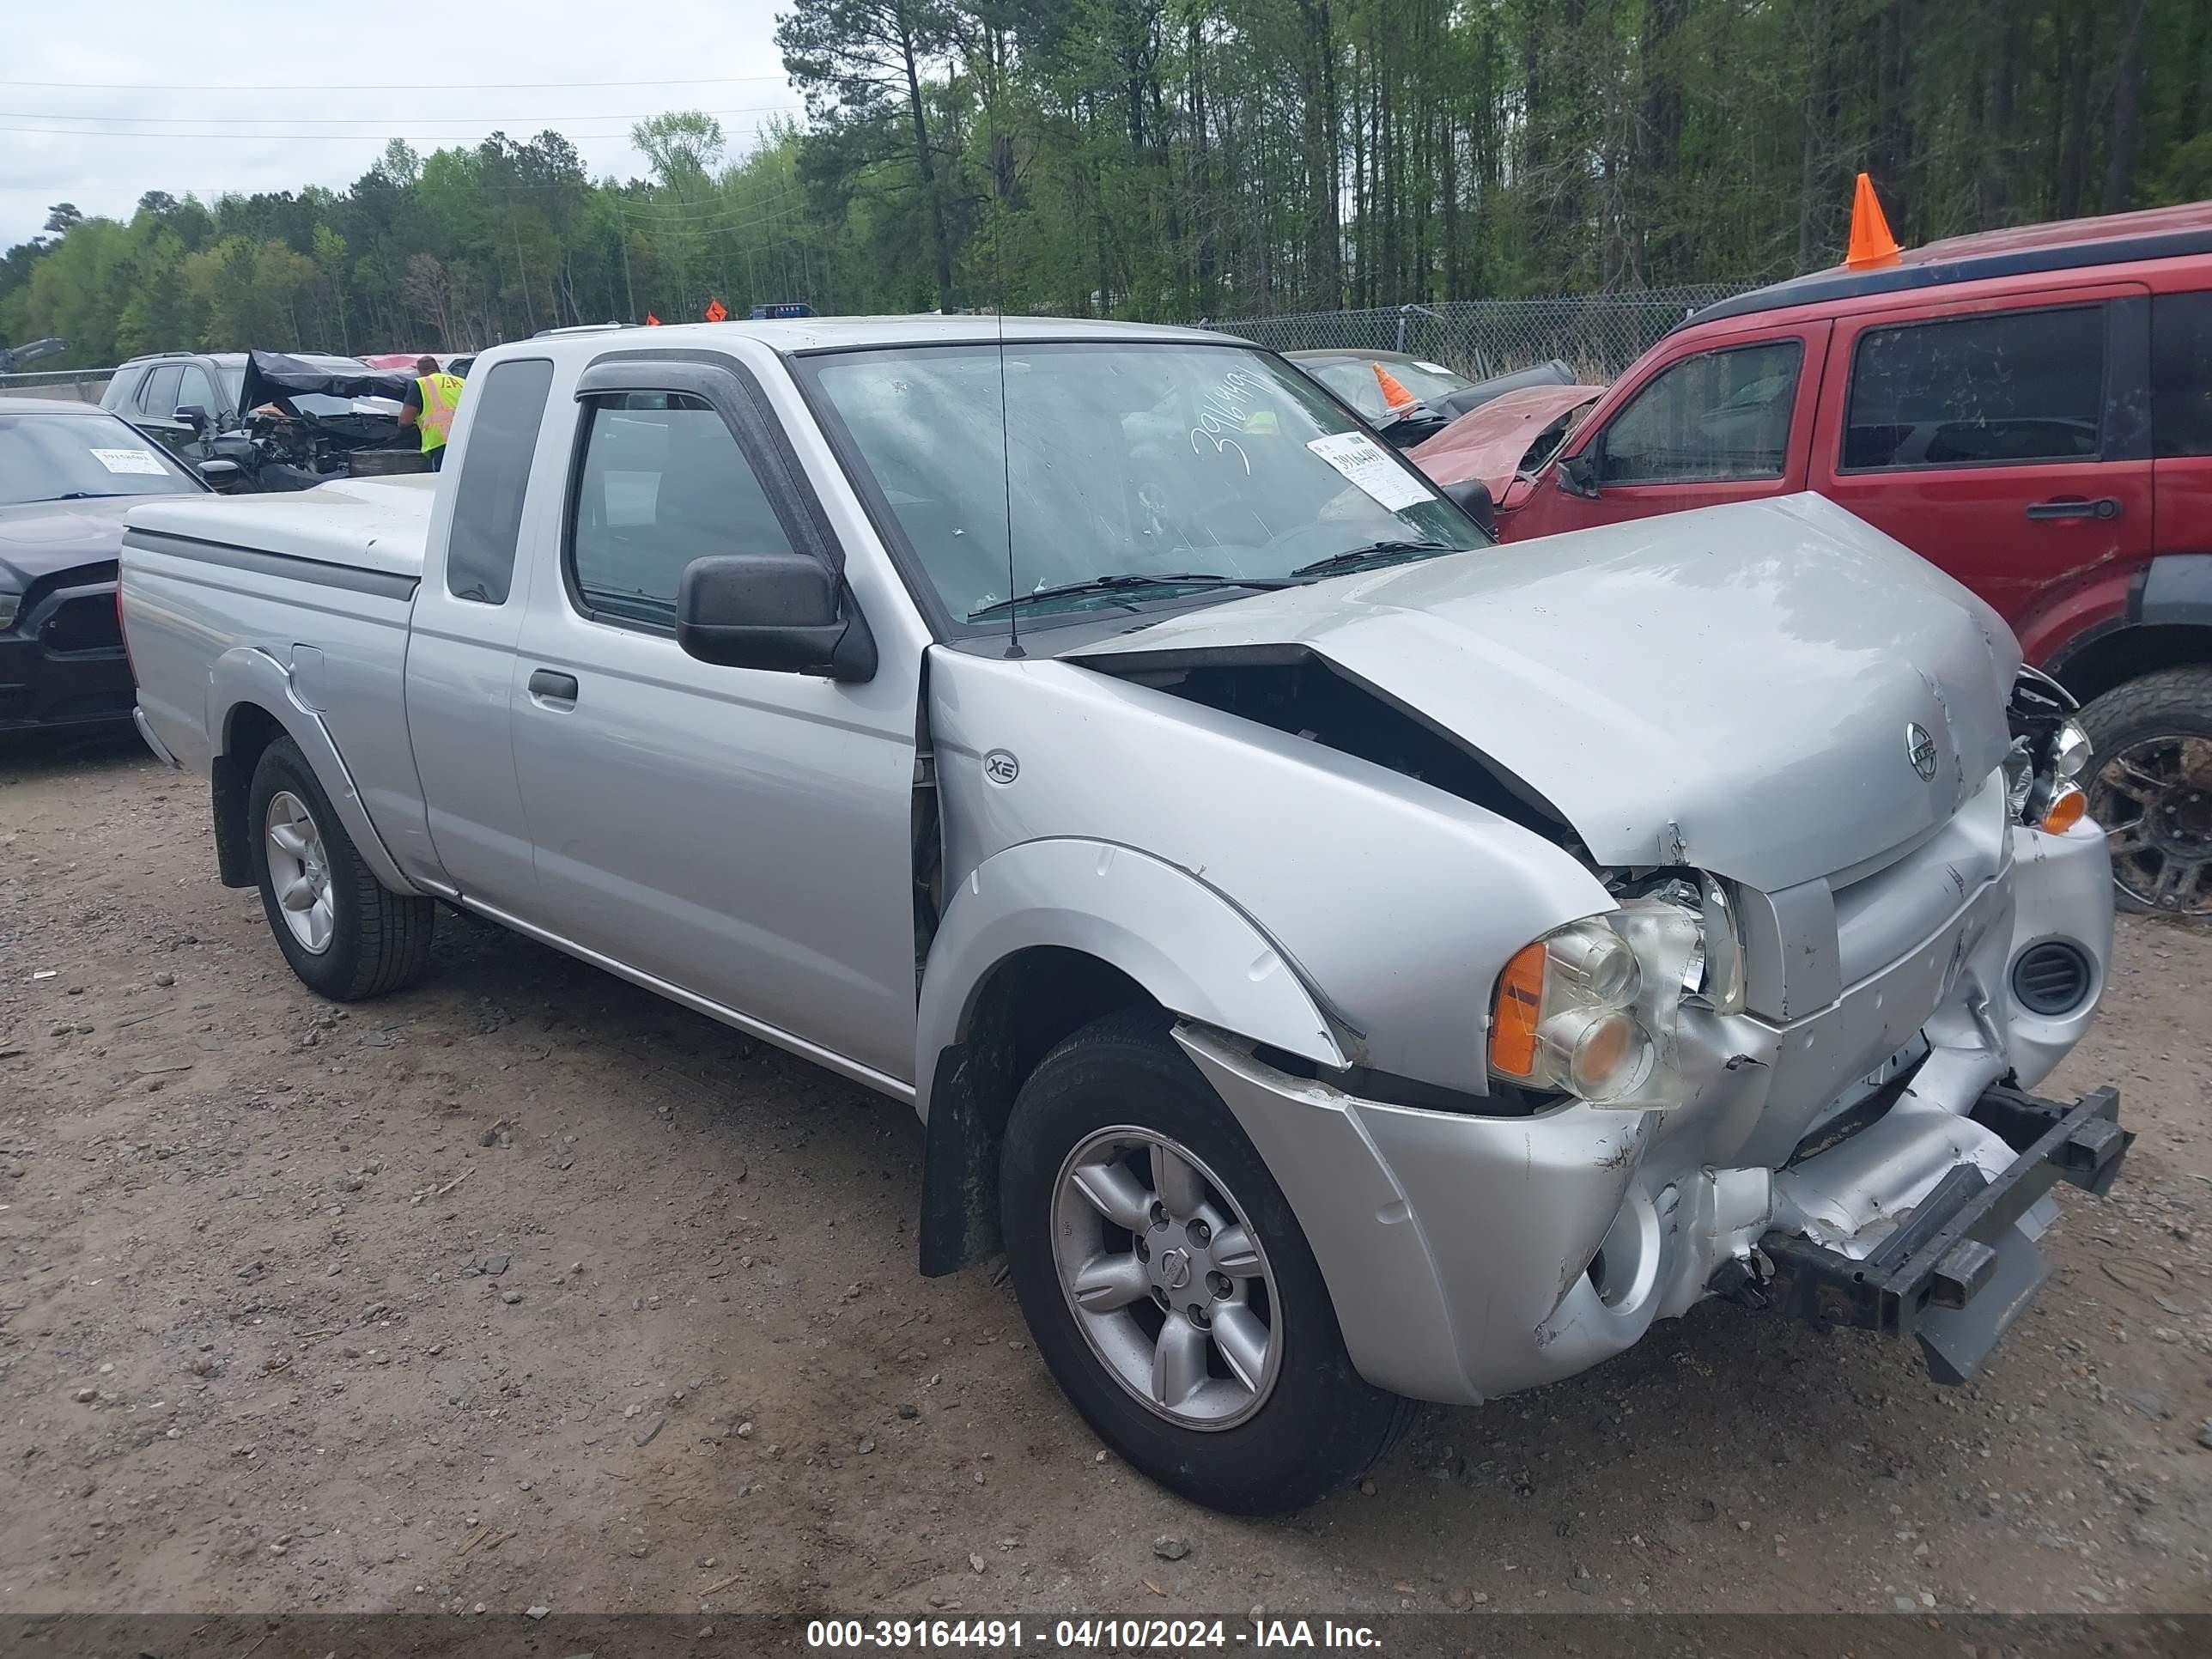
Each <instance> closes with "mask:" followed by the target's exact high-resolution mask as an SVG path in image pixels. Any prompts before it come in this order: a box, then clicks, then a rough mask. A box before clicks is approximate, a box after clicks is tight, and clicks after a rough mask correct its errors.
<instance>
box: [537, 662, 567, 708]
mask: <svg viewBox="0 0 2212 1659" xmlns="http://www.w3.org/2000/svg"><path fill="white" fill-rule="evenodd" d="M530 695H531V696H533V697H550V698H552V699H554V700H556V701H557V702H575V701H576V677H575V676H574V674H556V673H555V672H554V671H552V670H551V669H550V668H539V669H533V670H532V672H531V675H530Z"/></svg>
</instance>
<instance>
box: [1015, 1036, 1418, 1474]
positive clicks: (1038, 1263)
mask: <svg viewBox="0 0 2212 1659" xmlns="http://www.w3.org/2000/svg"><path fill="white" fill-rule="evenodd" d="M1168 1024H1169V1022H1168V1018H1167V1017H1166V1016H1165V1015H1164V1014H1161V1013H1159V1012H1156V1011H1152V1010H1143V1011H1135V1010H1132V1011H1129V1012H1123V1013H1117V1014H1112V1015H1109V1016H1108V1017H1106V1018H1103V1019H1101V1020H1097V1021H1096V1022H1094V1023H1093V1024H1090V1025H1086V1026H1085V1027H1084V1028H1083V1029H1082V1030H1079V1031H1078V1032H1076V1033H1075V1034H1074V1035H1073V1036H1070V1037H1069V1038H1067V1039H1066V1041H1065V1042H1062V1043H1061V1044H1060V1046H1059V1047H1058V1048H1054V1050H1053V1051H1052V1052H1051V1053H1050V1054H1047V1055H1046V1056H1045V1057H1044V1059H1043V1060H1042V1061H1041V1062H1040V1063H1039V1064H1038V1066H1037V1067H1036V1071H1034V1072H1033V1073H1030V1078H1029V1080H1028V1081H1027V1082H1026V1083H1024V1085H1022V1089H1021V1093H1020V1095H1019V1097H1018V1098H1017V1100H1016V1102H1015V1106H1014V1112H1013V1116H1012V1121H1011V1122H1010V1123H1009V1124H1008V1126H1007V1129H1006V1143H1005V1146H1004V1148H1003V1149H1002V1152H1001V1154H1000V1188H999V1190H1000V1219H1001V1222H1002V1225H1003V1226H1004V1229H1005V1234H1006V1261H1007V1263H1008V1265H1009V1267H1011V1269H1012V1278H1013V1281H1014V1290H1015V1292H1016V1294H1017V1295H1018V1297H1019V1298H1020V1300H1021V1304H1022V1312H1023V1315H1024V1317H1025V1318H1026V1319H1027V1320H1028V1322H1029V1327H1030V1332H1031V1334H1033V1335H1034V1336H1035V1338H1036V1344H1037V1351H1038V1352H1039V1353H1041V1354H1042V1355H1043V1356H1044V1361H1045V1364H1047V1366H1048V1367H1049V1368H1050V1369H1051V1371H1052V1374H1053V1376H1054V1380H1055V1381H1057V1382H1058V1383H1059V1384H1060V1389H1061V1390H1062V1392H1064V1393H1065V1394H1066V1395H1067V1397H1068V1399H1069V1400H1071V1401H1073V1402H1074V1405H1075V1408H1076V1409H1077V1410H1078V1411H1079V1412H1081V1413H1083V1415H1084V1418H1085V1420H1086V1421H1088V1422H1089V1423H1090V1425H1091V1427H1092V1428H1093V1429H1094V1430H1096V1431H1097V1433H1098V1436H1099V1437H1100V1438H1101V1439H1103V1441H1105V1442H1106V1443H1107V1444H1108V1445H1109V1446H1110V1447H1112V1448H1113V1449H1114V1450H1115V1451H1116V1452H1117V1453H1119V1454H1120V1455H1121V1456H1122V1457H1123V1458H1124V1459H1126V1460H1127V1462H1129V1463H1130V1464H1131V1465H1132V1466H1133V1467H1134V1468H1138V1469H1139V1470H1141V1471H1142V1472H1143V1473H1145V1474H1147V1475H1150V1476H1151V1477H1152V1479H1153V1480H1157V1481H1158V1482H1159V1483H1160V1484H1161V1485H1162V1486H1167V1487H1170V1488H1171V1489H1172V1490H1174V1491H1176V1492H1180V1493H1182V1495H1183V1496H1184V1497H1186V1498H1190V1499H1192V1500H1193V1501H1194V1502H1196V1503H1200V1504H1205V1505H1206V1506H1207V1507H1208V1508H1209V1509H1216V1510H1228V1511H1230V1512H1231V1513H1233V1514H1238V1515H1272V1514H1277V1513H1279V1512H1281V1511H1283V1510H1294V1509H1297V1508H1300V1507H1302V1506H1303V1505H1304V1504H1310V1503H1311V1502H1313V1501H1314V1500H1315V1499H1316V1498H1321V1497H1322V1496H1324V1495H1325V1494H1327V1493H1328V1492H1330V1491H1332V1490H1333V1489H1334V1488H1335V1487H1337V1486H1340V1485H1341V1484H1343V1483H1344V1482H1345V1481H1346V1480H1351V1479H1352V1477H1354V1476H1355V1475H1357V1474H1359V1472H1360V1471H1361V1470H1363V1469H1364V1468H1367V1467H1368V1466H1369V1465H1370V1463H1372V1462H1374V1461H1375V1460H1376V1458H1377V1457H1379V1456H1381V1455H1383V1452H1384V1451H1386V1450H1387V1449H1389V1446H1390V1445H1391V1443H1393V1442H1394V1441H1395V1440H1396V1438H1397V1437H1398V1436H1399V1435H1400V1434H1401V1433H1402V1432H1403V1431H1405V1429H1406V1427H1407V1425H1409V1424H1410V1423H1411V1422H1412V1421H1413V1416H1414V1414H1415V1413H1416V1412H1417V1411H1418V1409H1419V1407H1418V1406H1417V1405H1416V1404H1415V1403H1414V1402H1413V1401H1407V1400H1403V1399H1401V1398H1400V1397H1399V1396H1398V1395H1394V1394H1390V1393H1389V1392H1387V1391H1386V1390H1384V1389H1378V1388H1376V1387H1375V1386H1374V1385H1373V1384H1372V1383H1369V1382H1367V1381H1366V1379H1365V1378H1364V1377H1362V1376H1360V1375H1359V1373H1358V1371H1357V1370H1354V1369H1353V1368H1352V1360H1351V1357H1350V1356H1349V1355H1348V1354H1347V1353H1346V1351H1345V1346H1344V1337H1343V1334H1342V1333H1341V1331H1340V1329H1339V1328H1338V1326H1337V1321H1336V1310H1335V1309H1334V1306H1333V1305H1332V1304H1331V1303H1330V1301H1329V1296H1328V1286H1327V1285H1325V1284H1324V1283H1323V1282H1322V1275H1321V1268H1320V1267H1319V1266H1318V1265H1317V1264H1316V1262H1315V1261H1314V1256H1313V1251H1312V1249H1311V1248H1310V1246H1309V1245H1308V1244H1307V1243H1306V1237H1305V1234H1304V1231H1302V1230H1301V1229H1300V1228H1299V1226H1298V1224H1297V1217H1296V1216H1295V1215H1293V1214H1292V1213H1291V1206H1290V1203H1289V1201H1288V1200H1285V1198H1284V1196H1283V1194H1282V1189H1281V1188H1279V1187H1277V1186H1276V1184H1275V1181H1274V1177H1273V1176H1271V1175H1269V1174H1268V1172H1267V1164H1265V1163H1264V1162H1262V1161H1261V1158H1260V1155H1259V1153H1258V1152H1256V1151H1255V1150H1254V1149H1253V1146H1252V1143H1251V1142H1250V1141H1249V1140H1248V1139H1246V1138H1245V1135H1244V1132H1243V1130H1242V1129H1241V1128H1240V1127H1237V1121H1236V1119H1235V1118H1234V1117H1233V1116H1232V1115H1231V1113H1230V1111H1229V1109H1228V1107H1226V1106H1225V1105H1224V1104H1223V1103H1222V1101H1221V1098H1220V1097H1219V1096H1218V1095H1217V1094H1216V1093H1215V1092H1214V1091H1213V1089H1212V1086H1211V1085H1208V1084H1207V1083H1206V1079H1205V1078H1204V1077H1202V1076H1201V1075H1200V1073H1199V1071H1198V1068H1197V1067H1196V1066H1194V1065H1193V1064H1192V1063H1191V1061H1190V1059H1189V1057H1188V1055H1186V1054H1184V1053H1183V1051H1182V1048H1180V1047H1179V1046H1177V1044H1176V1042H1175V1040H1174V1038H1173V1037H1172V1036H1170V1035H1169V1031H1168ZM1117 1125H1130V1126H1133V1127H1139V1128H1148V1129H1152V1130H1154V1131H1156V1132H1158V1133H1162V1134H1165V1135H1168V1136H1170V1137H1171V1138H1172V1139H1175V1140H1176V1141H1178V1142H1180V1143H1181V1144H1182V1146H1185V1147H1187V1148H1188V1149H1189V1150H1190V1152H1193V1153H1194V1154H1195V1155H1196V1156H1197V1157H1198V1158H1200V1159H1202V1160H1203V1161H1204V1162H1205V1163H1206V1164H1207V1165H1208V1166H1209V1167H1210V1168H1211V1169H1212V1170H1213V1171H1214V1172H1215V1173H1216V1174H1217V1175H1218V1176H1219V1177H1220V1179H1221V1181H1222V1182H1224V1183H1225V1186H1226V1188H1228V1189H1229V1190H1231V1191H1232V1192H1233V1193H1234V1194H1235V1195H1236V1199H1237V1202H1238V1203H1239V1204H1240V1205H1241V1206H1243V1209H1244V1212H1245V1214H1246V1216H1247V1218H1249V1221H1250V1223H1251V1225H1252V1229H1253V1231H1255V1233H1257V1234H1258V1235H1259V1237H1261V1240H1262V1241H1263V1243H1264V1246H1265V1249H1266V1251H1267V1261H1268V1263H1269V1265H1270V1266H1271V1267H1272V1268H1273V1273H1274V1278H1275V1288H1276V1291H1277V1294H1278V1297H1279V1306H1278V1308H1277V1310H1276V1312H1275V1317H1276V1319H1277V1321H1278V1325H1277V1328H1278V1330H1279V1333H1280V1338H1279V1340H1282V1341H1283V1342H1284V1343H1285V1345H1286V1346H1285V1352H1284V1356H1283V1358H1282V1360H1281V1362H1280V1364H1279V1368H1278V1371H1277V1376H1276V1378H1275V1382H1274V1385H1273V1390H1272V1392H1270V1393H1269V1394H1268V1395H1267V1399H1266V1401H1265V1402H1264V1403H1263V1404H1262V1405H1261V1407H1259V1409H1258V1410H1257V1411H1256V1412H1255V1413H1253V1415H1251V1416H1250V1417H1249V1418H1246V1419H1244V1420H1243V1421H1242V1422H1239V1423H1237V1425H1235V1426H1234V1427H1231V1428H1226V1429H1220V1430H1213V1431H1208V1430H1201V1429H1194V1428H1187V1427H1183V1426H1181V1425H1177V1424H1175V1423H1172V1422H1170V1421H1168V1420H1167V1419H1164V1418H1163V1417H1161V1416H1158V1415H1157V1414H1155V1413H1154V1412H1153V1411H1152V1410H1151V1409H1150V1408H1149V1407H1146V1406H1145V1405H1144V1404H1142V1403H1140V1402H1139V1401H1137V1400H1136V1399H1135V1398H1134V1397H1133V1396H1132V1395H1130V1394H1129V1392H1128V1391H1127V1389H1124V1387H1123V1386H1122V1384H1121V1382H1120V1381H1119V1380H1118V1379H1117V1378H1116V1377H1115V1376H1114V1375H1113V1373H1111V1372H1110V1371H1109V1370H1107V1369H1106V1367H1105V1365H1104V1364H1103V1363H1102V1362H1101V1361H1100V1360H1099V1358H1097V1355H1096V1354H1095V1353H1094V1352H1093V1351H1092V1349H1091V1344H1090V1342H1089V1341H1088V1340H1086V1339H1085V1335H1084V1333H1083V1331H1082V1329H1081V1328H1079V1326H1078V1325H1077V1322H1076V1316H1075V1314H1074V1313H1073V1310H1071V1309H1070V1308H1069V1306H1068V1304H1067V1300H1066V1297H1065V1295H1064V1294H1063V1293H1062V1291H1061V1288H1060V1274H1059V1270H1058V1267H1057V1266H1056V1264H1055V1257H1054V1249H1053V1242H1052V1237H1051V1232H1052V1218H1051V1217H1052V1202H1053V1191H1054V1184H1055V1182H1057V1181H1058V1179H1059V1176H1060V1167H1061V1164H1063V1162H1064V1161H1065V1160H1066V1158H1067V1157H1068V1155H1069V1154H1070V1153H1071V1152H1073V1150H1074V1149H1075V1148H1076V1147H1077V1146H1079V1145H1080V1144H1081V1143H1082V1142H1083V1141H1084V1140H1085V1139H1087V1138H1089V1137H1090V1136H1091V1135H1092V1134H1093V1133H1096V1132H1097V1131H1098V1130H1100V1129H1103V1128H1108V1127H1115V1126H1117Z"/></svg>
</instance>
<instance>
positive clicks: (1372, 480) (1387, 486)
mask: <svg viewBox="0 0 2212 1659" xmlns="http://www.w3.org/2000/svg"><path fill="white" fill-rule="evenodd" d="M1306 447H1307V448H1308V449H1310V450H1311V451H1313V453H1315V454H1316V455H1318V456H1320V457H1321V458H1322V459H1323V460H1324V461H1327V462H1328V464H1329V465H1331V466H1333V467H1334V468H1335V469H1336V470H1337V471H1339V472H1341V473H1342V474H1344V476H1345V477H1347V478H1349V479H1351V480H1352V483H1356V484H1358V486H1359V487H1360V489H1363V490H1364V491H1366V492H1367V494H1369V495H1372V496H1373V497H1374V498H1375V499H1376V501H1380V502H1381V503H1382V504H1383V506H1384V507H1389V509H1390V510H1391V511H1392V512H1393V513H1395V512H1396V511H1397V510H1398V509H1399V508H1400V507H1418V506H1419V504H1420V503H1421V502H1423V501H1428V500H1429V499H1431V497H1430V495H1429V492H1428V490H1427V489H1426V488H1425V486H1424V485H1423V484H1422V483H1421V481H1420V480H1419V478H1416V477H1413V475H1412V474H1411V473H1409V472H1407V471H1406V469H1405V468H1403V467H1402V466H1400V465H1398V464H1397V463H1396V462H1395V461H1394V460H1392V459H1390V452H1389V451H1388V450H1387V449H1385V448H1383V446H1382V445H1380V444H1378V443H1376V441H1375V440H1374V439H1372V438H1370V437H1369V436H1368V435H1366V434H1365V433H1364V432H1338V433H1333V434H1331V435H1329V436H1328V437H1326V438H1313V439H1310V440H1308V441H1307V443H1306Z"/></svg>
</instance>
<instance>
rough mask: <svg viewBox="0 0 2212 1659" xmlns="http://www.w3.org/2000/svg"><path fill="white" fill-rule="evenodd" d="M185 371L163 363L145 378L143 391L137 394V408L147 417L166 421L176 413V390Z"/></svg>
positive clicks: (182, 380) (182, 381) (178, 366)
mask: <svg viewBox="0 0 2212 1659" xmlns="http://www.w3.org/2000/svg"><path fill="white" fill-rule="evenodd" d="M184 379H185V371H184V369H183V368H182V366H180V365H179V364H176V363H163V364H162V365H161V367H160V368H157V369H155V371H154V372H153V373H152V374H149V375H148V376H147V377H146V386H145V389H144V390H143V391H142V392H139V394H138V407H139V408H141V409H143V410H145V411H146V413H148V414H149V415H154V416H161V417H162V418H164V419H166V418H167V416H172V415H173V414H175V413H176V412H177V388H178V387H179V386H181V385H183V384H184Z"/></svg>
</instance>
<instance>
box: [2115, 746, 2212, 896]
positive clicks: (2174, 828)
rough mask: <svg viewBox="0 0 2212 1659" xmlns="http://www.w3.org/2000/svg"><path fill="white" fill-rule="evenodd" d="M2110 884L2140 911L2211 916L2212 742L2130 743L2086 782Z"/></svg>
mask: <svg viewBox="0 0 2212 1659" xmlns="http://www.w3.org/2000/svg"><path fill="white" fill-rule="evenodd" d="M2089 811H2090V813H2091V815H2092V816H2093V817H2095V818H2096V820H2097V821H2098V822H2099V823H2101V824H2103V825H2104V826H2105V836H2106V847H2107V848H2109V849H2110V851H2111V853H2112V878H2113V879H2114V880H2115V881H2117V882H2118V884H2119V885H2120V888H2121V890H2123V891H2124V892H2125V893H2126V894H2127V895H2128V896H2130V898H2133V899H2135V900H2136V902H2138V903H2140V904H2142V905H2143V906H2144V907H2145V908H2148V909H2153V910H2159V911H2163V912H2165V913H2166V914H2167V915H2212V738H2198V737H2185V736H2179V735H2176V736H2172V737H2155V738H2143V739H2142V740H2141V741H2140V742H2136V743H2132V744H2129V745H2128V746H2127V747H2126V748H2125V749H2123V750H2120V751H2119V753H2118V754H2117V755H2114V756H2113V757H2112V758H2111V759H2110V760H2108V761H2106V762H2105V763H2104V764H2103V765H2102V766H2100V768H2099V769H2098V770H2097V774H2096V775H2095V777H2094V779H2093V781H2092V782H2091V786H2090V790H2089Z"/></svg>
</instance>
